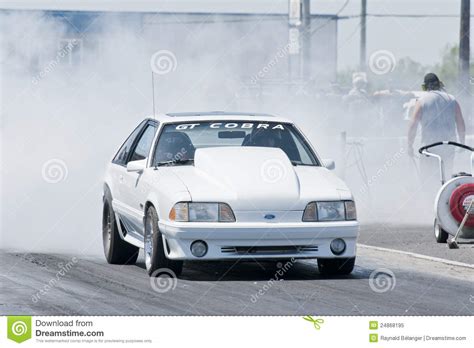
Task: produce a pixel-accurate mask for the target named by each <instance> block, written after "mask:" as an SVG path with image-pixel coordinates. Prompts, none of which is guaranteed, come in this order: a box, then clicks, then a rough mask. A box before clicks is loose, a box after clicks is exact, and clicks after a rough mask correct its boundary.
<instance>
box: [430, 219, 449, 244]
mask: <svg viewBox="0 0 474 348" xmlns="http://www.w3.org/2000/svg"><path fill="white" fill-rule="evenodd" d="M434 235H435V238H436V241H437V242H438V243H446V241H447V240H448V237H449V234H448V232H446V231H445V230H443V229H442V228H441V226H440V225H438V221H436V219H435V222H434Z"/></svg>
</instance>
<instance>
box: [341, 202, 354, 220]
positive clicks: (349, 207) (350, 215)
mask: <svg viewBox="0 0 474 348" xmlns="http://www.w3.org/2000/svg"><path fill="white" fill-rule="evenodd" d="M344 205H345V208H346V220H357V211H356V205H355V202H354V201H345V202H344Z"/></svg>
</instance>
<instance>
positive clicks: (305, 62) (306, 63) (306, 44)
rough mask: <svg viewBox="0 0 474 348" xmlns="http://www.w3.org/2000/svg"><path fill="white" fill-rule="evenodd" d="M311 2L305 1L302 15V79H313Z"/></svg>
mask: <svg viewBox="0 0 474 348" xmlns="http://www.w3.org/2000/svg"><path fill="white" fill-rule="evenodd" d="M310 7H311V1H310V0H303V2H302V8H301V14H302V23H301V24H302V25H301V27H300V34H301V35H300V36H301V45H302V48H301V53H302V54H301V73H300V74H301V78H302V79H303V80H304V79H310V78H311V8H310Z"/></svg>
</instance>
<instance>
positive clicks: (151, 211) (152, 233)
mask: <svg viewBox="0 0 474 348" xmlns="http://www.w3.org/2000/svg"><path fill="white" fill-rule="evenodd" d="M144 230H145V233H144V234H145V236H144V241H145V242H144V253H145V266H146V270H147V272H148V275H150V276H153V277H155V276H159V275H160V274H161V273H166V270H165V269H168V270H171V271H172V272H173V273H174V274H175V275H176V276H179V275H180V274H181V272H182V270H183V261H180V260H170V259H168V258H167V257H166V252H165V245H164V244H163V234H162V233H161V232H160V230H159V228H158V214H157V213H156V210H155V208H154V207H153V206H150V207H149V208H148V210H147V213H146V217H145V229H144ZM158 270H163V272H156V271H158Z"/></svg>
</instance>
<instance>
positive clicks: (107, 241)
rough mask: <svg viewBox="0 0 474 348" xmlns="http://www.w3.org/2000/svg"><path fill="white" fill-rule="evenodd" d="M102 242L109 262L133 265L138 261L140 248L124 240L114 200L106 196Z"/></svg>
mask: <svg viewBox="0 0 474 348" xmlns="http://www.w3.org/2000/svg"><path fill="white" fill-rule="evenodd" d="M102 242H103V245H104V255H105V258H106V260H107V262H108V263H111V264H116V265H132V264H134V263H135V262H136V261H137V257H138V252H139V248H137V247H136V246H134V245H131V244H129V243H127V242H126V241H124V240H123V239H122V238H121V237H120V234H119V231H118V227H117V221H116V220H115V212H114V210H113V208H112V200H111V199H110V198H106V199H105V201H104V209H103V213H102Z"/></svg>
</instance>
